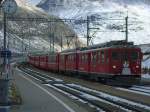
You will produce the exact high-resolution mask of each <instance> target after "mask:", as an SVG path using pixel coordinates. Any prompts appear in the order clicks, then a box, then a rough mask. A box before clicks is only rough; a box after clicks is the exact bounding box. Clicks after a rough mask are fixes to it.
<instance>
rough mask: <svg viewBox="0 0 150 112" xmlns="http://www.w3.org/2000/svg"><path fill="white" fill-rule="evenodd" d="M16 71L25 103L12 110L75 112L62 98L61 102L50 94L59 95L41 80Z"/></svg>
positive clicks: (16, 79)
mask: <svg viewBox="0 0 150 112" xmlns="http://www.w3.org/2000/svg"><path fill="white" fill-rule="evenodd" d="M14 73H15V74H14V80H15V82H16V85H17V87H18V89H19V90H20V92H21V96H22V99H23V104H22V105H21V106H16V107H13V108H12V109H11V112H75V111H74V110H72V108H71V107H69V106H68V108H66V107H65V106H64V105H65V104H63V101H62V100H61V101H62V102H61V103H60V102H59V101H56V99H55V98H53V97H52V96H51V95H49V94H48V93H50V94H52V93H53V94H54V95H55V96H56V95H57V94H55V93H54V91H52V90H50V88H47V87H46V86H44V85H42V84H41V83H40V82H39V81H37V80H35V79H32V78H31V77H29V76H25V75H23V73H21V72H20V71H18V70H16V71H15V72H14ZM56 97H57V96H56ZM58 99H59V98H58ZM70 108H71V109H70ZM74 108H75V107H74ZM77 109H79V108H77ZM81 111H82V110H81ZM77 112H80V109H79V110H77ZM83 112H84V111H83Z"/></svg>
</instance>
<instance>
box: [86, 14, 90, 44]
mask: <svg viewBox="0 0 150 112" xmlns="http://www.w3.org/2000/svg"><path fill="white" fill-rule="evenodd" d="M89 26H90V20H89V16H87V46H89V41H90V36H89V35H90V34H89V33H90V32H89Z"/></svg>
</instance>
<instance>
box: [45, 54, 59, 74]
mask: <svg viewBox="0 0 150 112" xmlns="http://www.w3.org/2000/svg"><path fill="white" fill-rule="evenodd" d="M47 64H48V69H49V70H52V71H59V54H58V53H53V54H50V55H49V56H48V62H47Z"/></svg>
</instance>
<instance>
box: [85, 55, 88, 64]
mask: <svg viewBox="0 0 150 112" xmlns="http://www.w3.org/2000/svg"><path fill="white" fill-rule="evenodd" d="M87 62H88V55H87V54H85V63H87Z"/></svg>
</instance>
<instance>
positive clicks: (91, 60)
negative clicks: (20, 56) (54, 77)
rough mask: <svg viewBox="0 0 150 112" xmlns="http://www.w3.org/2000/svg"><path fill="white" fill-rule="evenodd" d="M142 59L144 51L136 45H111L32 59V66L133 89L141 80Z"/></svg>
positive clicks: (122, 43) (125, 43)
mask: <svg viewBox="0 0 150 112" xmlns="http://www.w3.org/2000/svg"><path fill="white" fill-rule="evenodd" d="M142 55H143V54H142V52H141V49H140V48H138V47H136V46H134V45H133V43H132V42H128V43H127V42H125V41H111V42H107V43H105V44H100V45H95V46H91V47H87V48H80V49H72V50H66V51H63V52H60V53H52V54H49V55H48V54H47V55H39V56H34V55H30V56H29V63H30V64H32V65H33V66H36V67H38V68H41V69H45V70H50V71H55V72H69V73H71V74H74V75H76V76H82V77H83V78H90V79H95V80H97V81H101V82H105V83H109V84H114V85H133V84H137V83H139V81H140V78H141V60H142Z"/></svg>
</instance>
